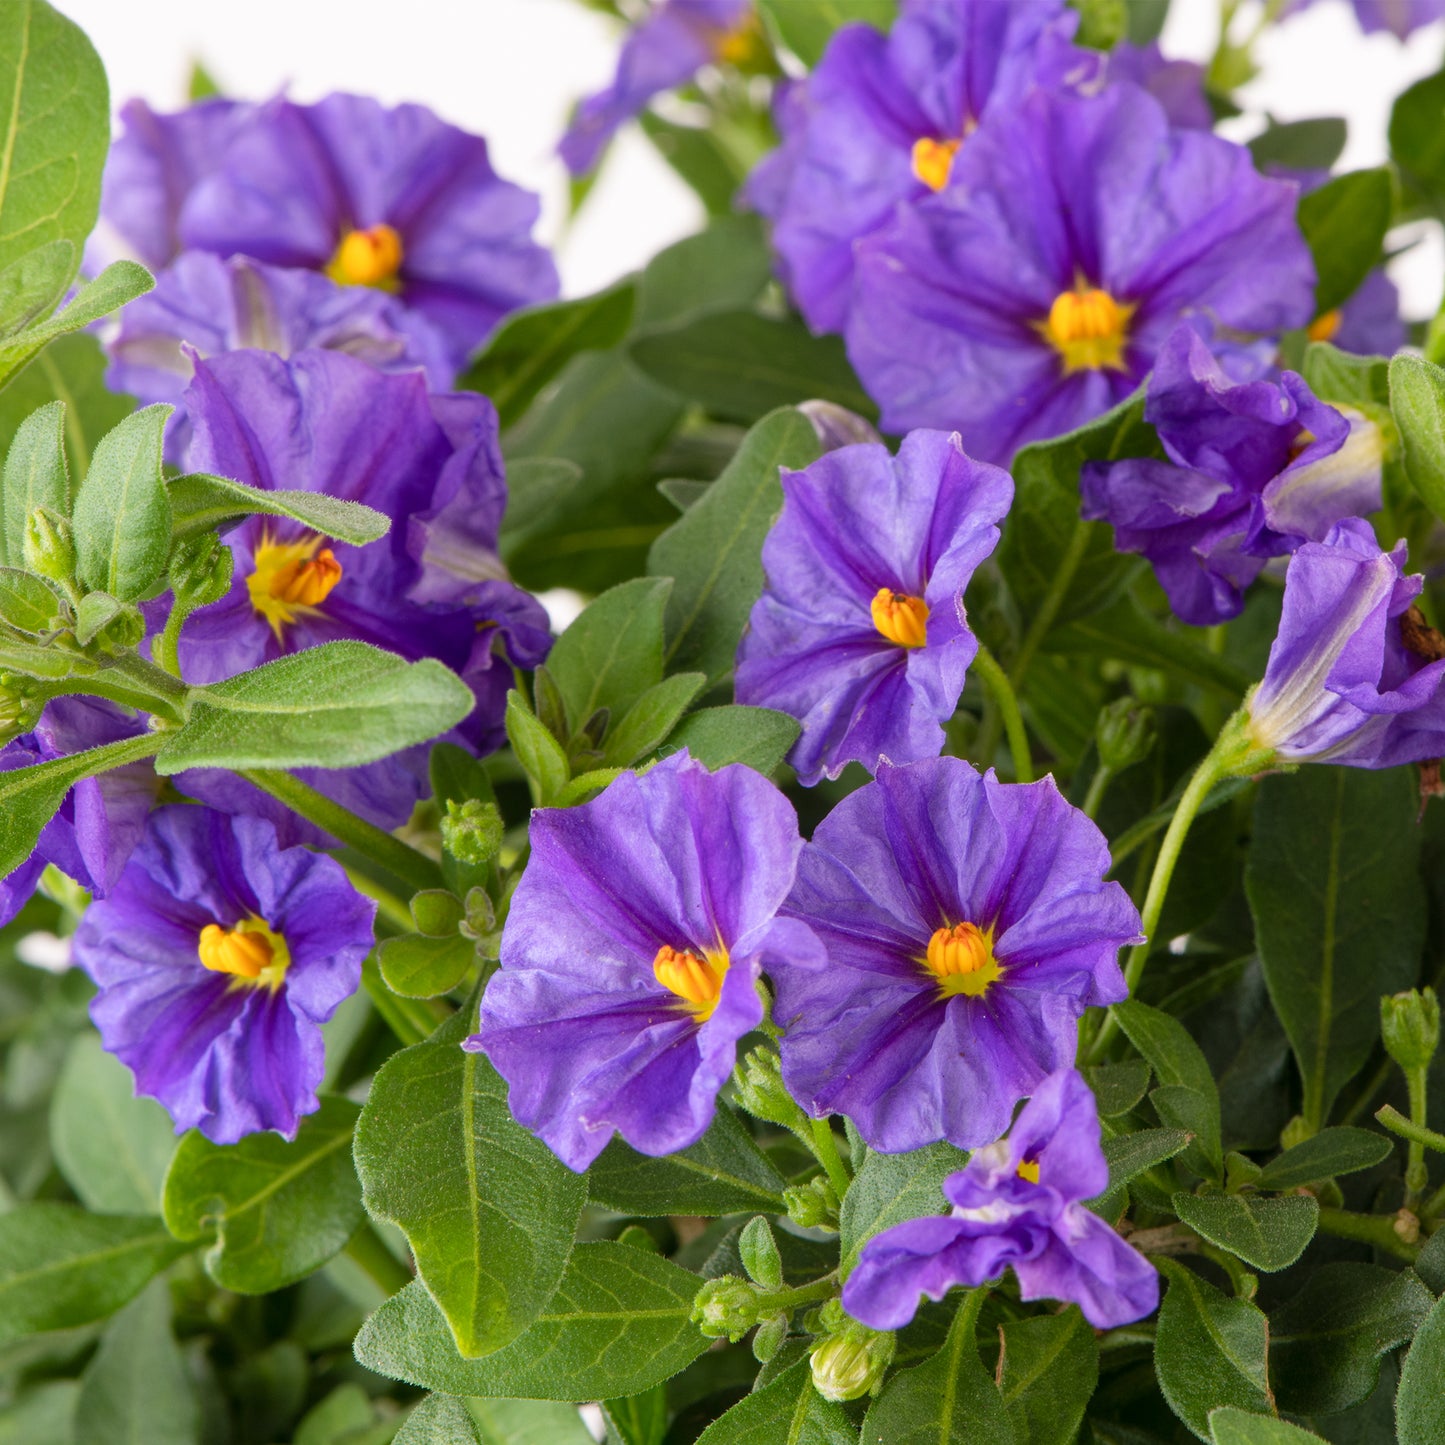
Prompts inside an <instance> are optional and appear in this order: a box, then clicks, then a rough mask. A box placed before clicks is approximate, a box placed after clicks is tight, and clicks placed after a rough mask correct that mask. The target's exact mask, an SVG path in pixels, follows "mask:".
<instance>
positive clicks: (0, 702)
mask: <svg viewBox="0 0 1445 1445" xmlns="http://www.w3.org/2000/svg"><path fill="white" fill-rule="evenodd" d="M44 707H45V700H44V699H43V698H34V697H27V696H25V695H24V694H23V693H20V692H16V691H14V690H13V689H12V688H10V687H7V686H5V685H4V683H3V682H0V745H3V744H5V743H8V742H9V741H10V740H11V738H18V737H19V736H20V734H21V733H28V732H29V731H30V730H31V729H32V728H33V727H34V726H35V724H36V723H38V722H39V721H40V714H41V711H42V710H43V709H44Z"/></svg>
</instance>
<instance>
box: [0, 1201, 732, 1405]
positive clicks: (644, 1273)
mask: <svg viewBox="0 0 1445 1445" xmlns="http://www.w3.org/2000/svg"><path fill="white" fill-rule="evenodd" d="M0 1224H3V1219H0ZM698 1285H699V1280H698V1277H697V1276H696V1275H695V1274H690V1273H689V1272H688V1271H687V1270H685V1269H681V1268H679V1267H678V1266H677V1265H675V1264H673V1263H672V1262H671V1261H670V1260H666V1259H663V1258H661V1257H660V1256H658V1255H655V1254H649V1253H648V1252H647V1251H646V1250H641V1249H633V1248H632V1247H631V1246H630V1245H626V1244H612V1243H606V1244H579V1245H578V1246H577V1247H576V1248H575V1249H574V1250H573V1251H572V1257H571V1259H570V1260H569V1262H568V1265H567V1272H566V1273H565V1274H564V1275H563V1276H562V1282H561V1284H560V1285H559V1286H558V1287H557V1292H556V1294H555V1295H554V1296H553V1297H552V1299H551V1301H550V1302H549V1303H548V1305H547V1308H546V1309H545V1310H544V1311H543V1312H542V1313H541V1314H540V1315H539V1316H538V1317H537V1318H536V1320H535V1321H534V1322H533V1324H532V1326H531V1328H529V1329H528V1330H526V1331H525V1332H524V1333H523V1334H522V1335H520V1336H519V1337H518V1338H517V1339H515V1340H514V1341H513V1342H512V1343H511V1344H510V1345H507V1346H506V1347H505V1348H503V1349H500V1350H498V1351H496V1352H495V1353H494V1354H490V1355H487V1356H486V1357H485V1358H483V1359H480V1360H464V1359H463V1358H462V1357H461V1356H460V1355H459V1354H457V1351H456V1344H455V1342H454V1340H453V1339H452V1335H451V1331H450V1329H449V1328H448V1327H447V1323H446V1320H445V1318H444V1317H443V1315H442V1314H441V1311H440V1310H438V1309H437V1307H436V1305H435V1303H434V1302H433V1301H432V1298H431V1296H430V1295H429V1294H428V1293H427V1292H426V1289H425V1288H424V1287H423V1285H422V1284H421V1282H420V1281H419V1280H418V1281H416V1282H414V1283H412V1284H409V1285H408V1286H407V1287H406V1288H405V1289H404V1290H402V1291H401V1293H400V1294H398V1295H396V1296H394V1297H393V1298H392V1299H390V1300H388V1301H387V1302H386V1303H385V1304H384V1305H382V1307H381V1308H380V1309H379V1310H377V1312H376V1313H375V1314H374V1315H372V1316H371V1318H370V1319H369V1320H367V1322H366V1324H365V1325H364V1326H363V1327H362V1330H361V1333H360V1334H359V1335H358V1336H357V1339H356V1358H357V1359H358V1360H359V1361H360V1362H361V1363H362V1364H363V1365H365V1366H366V1367H367V1368H368V1369H371V1370H375V1371H376V1372H377V1373H378V1374H382V1375H386V1376H388V1377H389V1378H391V1379H394V1380H405V1381H407V1382H409V1383H410V1384H413V1385H421V1386H423V1387H425V1388H426V1389H432V1390H441V1391H444V1392H445V1393H447V1394H453V1395H483V1396H495V1395H501V1396H520V1397H523V1398H527V1399H534V1400H600V1399H611V1398H613V1397H616V1396H621V1395H636V1394H640V1393H641V1392H642V1391H643V1390H648V1389H651V1388H652V1386H653V1385H656V1384H658V1383H659V1382H660V1381H662V1380H666V1379H670V1378H671V1377H672V1376H673V1375H675V1374H676V1373H677V1372H678V1371H679V1370H681V1369H682V1368H683V1367H684V1366H686V1365H688V1364H689V1363H690V1362H691V1361H693V1360H695V1359H696V1358H697V1357H698V1356H699V1355H700V1354H702V1352H703V1351H704V1350H705V1349H706V1348H707V1345H708V1341H707V1340H705V1339H704V1338H703V1337H702V1335H701V1334H700V1333H699V1332H698V1330H697V1328H696V1326H694V1325H693V1323H692V1320H691V1315H692V1302H693V1298H694V1297H695V1295H696V1294H697V1289H698Z"/></svg>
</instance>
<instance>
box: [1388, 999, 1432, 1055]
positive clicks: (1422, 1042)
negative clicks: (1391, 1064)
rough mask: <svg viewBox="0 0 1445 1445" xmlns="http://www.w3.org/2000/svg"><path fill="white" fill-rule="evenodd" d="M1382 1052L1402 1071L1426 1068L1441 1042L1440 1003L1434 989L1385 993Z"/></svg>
mask: <svg viewBox="0 0 1445 1445" xmlns="http://www.w3.org/2000/svg"><path fill="white" fill-rule="evenodd" d="M1380 1032H1381V1034H1383V1035H1384V1039H1385V1051H1386V1052H1387V1053H1388V1054H1389V1055H1390V1057H1391V1058H1392V1059H1394V1061H1395V1062H1396V1063H1397V1064H1399V1066H1400V1067H1401V1068H1402V1069H1425V1068H1429V1066H1430V1060H1431V1059H1433V1058H1434V1057H1435V1049H1436V1048H1437V1046H1438V1045H1439V1043H1440V1004H1439V1002H1438V1001H1437V1000H1436V998H1435V990H1434V989H1433V988H1426V989H1419V990H1417V989H1413V988H1412V989H1411V990H1410V991H1409V992H1408V993H1397V994H1393V995H1392V994H1386V995H1385V997H1384V998H1382V999H1381V1000H1380Z"/></svg>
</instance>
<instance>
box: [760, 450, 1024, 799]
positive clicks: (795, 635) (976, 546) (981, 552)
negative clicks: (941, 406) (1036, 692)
mask: <svg viewBox="0 0 1445 1445" xmlns="http://www.w3.org/2000/svg"><path fill="white" fill-rule="evenodd" d="M1012 500H1013V482H1012V480H1011V479H1010V478H1009V476H1008V474H1007V473H1006V472H1002V471H1000V470H999V469H998V468H997V467H990V466H985V465H983V464H982V463H979V462H975V461H972V460H970V459H969V458H968V457H967V456H965V455H964V452H963V448H962V446H960V444H959V440H958V437H957V435H953V436H950V435H948V434H947V433H945V432H927V431H920V432H914V433H913V434H912V435H910V436H908V437H906V438H905V439H904V441H903V444H902V446H901V447H900V448H899V450H898V456H897V458H896V460H895V459H894V458H893V457H890V456H889V454H888V450H887V448H886V447H883V446H878V445H869V444H862V445H858V446H845V447H840V448H839V449H837V450H836V451H832V452H828V453H827V454H826V455H825V456H823V457H821V458H820V459H819V460H818V461H816V462H814V463H813V464H812V465H811V466H808V467H805V468H804V469H803V470H802V471H797V472H790V471H784V472H783V511H782V515H781V516H780V517H779V518H778V521H777V522H776V524H775V525H774V526H773V529H772V531H771V532H770V533H769V534H768V539H767V541H766V542H765V543H764V544H763V567H764V569H765V571H766V572H767V579H768V580H767V587H766V589H765V591H764V592H763V595H762V597H761V598H760V599H759V600H758V602H757V603H756V604H755V605H754V607H753V611H752V616H751V619H750V621H749V627H748V631H747V633H746V634H745V635H744V637H743V641H742V645H741V647H740V649H739V652H738V670H737V683H736V691H737V699H738V701H739V702H744V703H754V704H757V705H758V706H761V707H771V708H777V709H778V710H779V711H781V712H786V713H789V714H791V715H792V716H793V717H795V718H797V719H798V720H799V721H800V722H801V723H802V725H803V732H802V736H801V737H800V738H799V739H798V742H797V744H796V745H795V746H794V748H793V751H792V753H791V754H790V761H791V763H792V765H793V766H794V768H796V769H797V771H798V776H799V778H800V779H801V780H802V781H803V782H804V783H807V784H812V783H816V782H817V781H818V780H819V778H820V777H822V776H824V775H825V774H826V775H827V776H828V777H837V776H838V774H839V773H840V772H841V771H842V770H843V767H844V766H845V764H847V763H849V762H851V761H858V762H861V763H862V764H863V765H864V766H865V767H866V768H869V769H870V770H871V769H872V768H873V767H874V765H875V764H876V763H877V761H878V758H879V757H880V755H882V756H887V757H888V758H890V759H892V760H893V761H894V762H913V761H915V760H916V759H919V758H927V757H936V756H937V754H938V753H939V751H940V749H941V748H942V746H943V727H942V724H943V723H944V722H946V721H947V720H948V718H949V717H950V716H951V715H952V713H953V710H954V707H955V706H956V705H957V703H958V698H959V694H960V693H961V692H962V691H963V680H964V674H965V673H966V672H967V670H968V665H969V663H970V662H972V661H973V658H974V654H975V653H976V652H977V651H978V643H977V641H976V639H975V638H974V636H973V634H972V633H971V632H970V631H969V630H968V624H967V621H966V618H965V615H964V609H963V592H964V588H965V587H967V585H968V581H969V578H970V577H972V575H973V572H974V569H975V568H976V567H977V566H978V564H979V563H980V562H982V561H983V559H984V558H985V557H987V556H988V554H989V553H990V552H992V551H993V549H994V545H995V543H997V541H998V535H999V532H998V527H997V525H996V524H997V523H998V522H999V520H1000V519H1001V518H1002V517H1003V515H1004V513H1005V512H1007V511H1008V508H1009V503H1010V502H1011V501H1012Z"/></svg>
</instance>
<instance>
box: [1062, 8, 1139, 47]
mask: <svg viewBox="0 0 1445 1445" xmlns="http://www.w3.org/2000/svg"><path fill="white" fill-rule="evenodd" d="M1076 8H1077V10H1078V12H1079V30H1078V34H1077V35H1076V36H1075V37H1074V39H1075V43H1076V44H1078V45H1086V46H1088V47H1089V49H1090V50H1112V49H1113V48H1114V46H1115V45H1117V44H1118V43H1119V41H1121V40H1122V39H1123V38H1124V36H1125V35H1126V34H1128V31H1129V7H1128V5H1127V4H1126V3H1125V0H1076Z"/></svg>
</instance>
